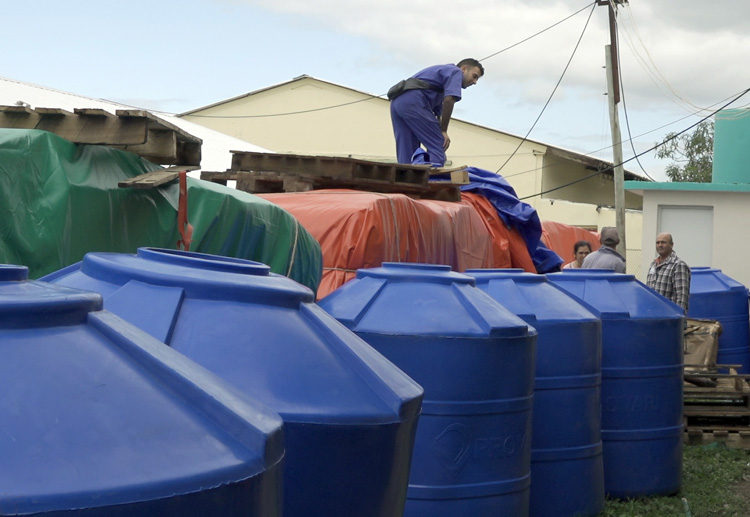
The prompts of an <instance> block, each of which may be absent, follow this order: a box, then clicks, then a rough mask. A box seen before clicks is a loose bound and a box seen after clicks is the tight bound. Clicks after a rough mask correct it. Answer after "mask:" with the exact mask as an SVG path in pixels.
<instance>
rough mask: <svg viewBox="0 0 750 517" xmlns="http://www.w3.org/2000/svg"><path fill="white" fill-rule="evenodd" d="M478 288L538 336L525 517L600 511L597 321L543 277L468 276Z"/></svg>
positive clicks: (514, 273) (500, 272)
mask: <svg viewBox="0 0 750 517" xmlns="http://www.w3.org/2000/svg"><path fill="white" fill-rule="evenodd" d="M466 274H467V275H470V276H472V277H474V278H476V280H477V287H479V288H480V289H482V290H483V291H484V292H486V293H487V294H489V295H490V296H491V297H492V298H493V299H494V300H497V301H498V302H499V303H500V304H501V305H502V306H503V307H505V308H506V309H508V310H509V311H511V312H512V313H513V314H516V315H517V316H519V317H520V318H521V319H523V320H524V321H525V322H526V323H528V324H529V325H531V326H533V327H534V328H535V329H536V331H537V332H538V333H539V336H538V338H537V349H536V377H535V379H534V410H533V418H532V424H531V427H532V438H531V511H530V514H531V515H532V516H549V517H565V516H570V517H573V516H578V517H584V516H594V515H599V513H601V512H602V510H603V509H604V467H603V463H602V439H601V402H600V396H601V321H600V320H599V318H597V317H596V316H595V315H594V314H592V313H591V311H589V309H588V308H586V307H585V306H584V305H582V304H581V303H579V302H578V301H577V300H576V299H575V298H574V297H573V296H571V295H569V294H568V293H566V292H565V291H563V290H562V289H560V288H559V287H557V286H556V285H554V284H552V283H551V282H548V281H547V279H546V277H544V276H543V275H536V274H533V273H525V272H524V270H523V269H470V270H467V271H466Z"/></svg>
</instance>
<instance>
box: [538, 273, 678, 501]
mask: <svg viewBox="0 0 750 517" xmlns="http://www.w3.org/2000/svg"><path fill="white" fill-rule="evenodd" d="M547 278H548V279H549V281H550V282H552V283H554V284H556V285H558V286H559V287H561V288H562V289H564V290H565V291H567V292H568V293H569V294H572V295H574V296H576V297H577V298H578V299H579V300H581V301H583V302H584V303H586V304H587V305H588V306H589V308H590V310H591V311H592V312H593V313H594V314H595V315H597V316H598V317H599V318H600V319H601V320H602V444H603V459H604V489H605V491H606V493H607V494H609V495H610V496H612V497H616V498H626V497H640V496H648V495H657V494H673V493H675V492H677V491H678V490H679V488H680V484H681V481H682V434H683V431H682V383H683V380H682V377H683V373H682V366H683V365H682V333H683V324H684V315H683V312H682V309H681V308H680V307H679V306H678V305H676V304H674V303H672V302H671V301H669V300H667V299H666V298H664V297H662V296H660V295H658V294H656V293H655V292H654V291H652V290H651V289H649V288H648V287H646V286H645V285H644V284H642V283H641V282H639V281H638V280H636V279H635V277H634V276H633V275H625V274H619V273H613V272H612V271H608V270H596V269H569V270H565V272H563V273H551V274H548V275H547Z"/></svg>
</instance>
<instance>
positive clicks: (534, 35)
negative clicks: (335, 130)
mask: <svg viewBox="0 0 750 517" xmlns="http://www.w3.org/2000/svg"><path fill="white" fill-rule="evenodd" d="M595 3H596V2H594V4H595ZM591 5H592V4H587V5H586V6H584V7H583V8H581V9H579V10H578V11H576V12H574V13H573V14H571V15H569V16H566V17H565V18H563V19H562V20H560V21H558V22H555V23H553V24H552V25H550V26H549V27H547V28H546V29H542V30H540V31H539V32H537V33H535V34H532V35H531V36H529V37H527V38H524V39H522V40H521V41H518V42H516V43H514V44H513V45H510V46H509V47H505V48H504V49H502V50H498V51H497V52H495V53H493V54H490V55H489V56H487V57H484V58H482V59H479V60H478V61H486V60H487V59H490V58H491V57H495V56H496V55H498V54H501V53H503V52H505V51H506V50H510V49H512V48H514V47H517V46H518V45H520V44H521V43H526V42H527V41H529V40H530V39H533V38H535V37H537V36H539V35H540V34H543V33H545V32H547V31H548V30H550V29H552V28H554V27H556V26H558V25H560V24H561V23H563V22H564V21H567V20H569V19H570V18H572V17H574V16H575V15H577V14H579V13H580V12H581V11H584V10H585V9H586V8H587V7H589V6H591ZM589 18H590V15H589ZM587 23H588V22H587ZM385 96H386V94H385V93H381V94H380V95H374V96H372V97H368V98H366V99H359V100H356V101H352V102H345V103H343V104H332V105H330V106H322V107H320V108H312V109H309V110H300V111H289V112H285V113H268V114H266V115H187V116H189V117H195V118H221V119H242V118H269V117H285V116H289V115H303V114H305V113H313V112H316V111H325V110H329V109H336V108H343V107H344V106H351V105H352V104H358V103H360V102H367V101H371V100H373V99H375V98H377V99H379V98H381V97H385Z"/></svg>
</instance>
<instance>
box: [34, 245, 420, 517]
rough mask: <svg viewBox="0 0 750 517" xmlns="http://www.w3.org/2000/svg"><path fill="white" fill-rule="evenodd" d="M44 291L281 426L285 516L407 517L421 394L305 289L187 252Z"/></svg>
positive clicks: (111, 263)
mask: <svg viewBox="0 0 750 517" xmlns="http://www.w3.org/2000/svg"><path fill="white" fill-rule="evenodd" d="M49 280H50V281H54V282H56V283H60V284H64V285H68V286H75V287H80V288H84V289H90V290H95V291H98V292H100V293H102V294H103V295H104V305H105V307H106V308H107V309H109V310H111V311H113V312H115V313H117V314H119V315H121V316H122V317H123V318H125V319H127V320H129V321H131V322H133V323H135V324H136V325H137V326H139V327H141V328H143V329H145V330H146V331H148V332H150V333H151V334H152V335H154V336H155V337H157V338H158V339H159V340H160V341H163V342H164V343H167V344H169V345H170V346H171V347H172V348H174V349H175V350H178V351H179V352H181V353H183V354H184V355H186V356H187V357H189V358H191V359H193V360H195V361H196V362H198V363H199V364H201V365H203V366H205V367H207V368H208V369H209V370H211V371H213V372H215V373H217V374H218V375H220V376H221V377H223V378H224V379H226V380H228V381H229V382H230V383H232V384H233V385H234V386H236V387H237V388H239V390H240V391H242V392H243V393H249V394H252V396H254V397H256V398H257V399H258V400H260V401H262V402H264V403H265V404H267V405H268V406H269V407H271V408H272V409H273V410H275V411H277V412H278V413H279V414H280V415H281V416H282V418H283V419H284V439H285V448H286V457H285V467H284V488H285V489H284V515H287V516H304V517H310V516H315V515H321V516H326V517H329V516H332V515H357V516H383V517H386V516H387V517H391V516H394V515H400V514H401V513H402V512H403V507H404V502H405V498H406V488H407V484H408V476H409V465H410V461H411V453H412V448H413V444H414V433H415V432H416V424H417V419H418V417H419V411H420V407H421V401H422V395H423V391H422V388H421V387H420V386H419V385H418V384H416V383H415V382H414V381H413V380H411V379H410V378H409V377H407V376H406V375H405V374H404V373H403V372H401V371H400V370H399V369H398V368H396V367H395V366H394V365H393V364H391V363H390V362H389V361H388V360H387V359H385V358H384V357H383V356H382V355H380V354H378V353H377V352H376V351H375V350H373V349H372V347H370V346H368V345H367V343H365V342H364V341H362V340H361V339H359V338H358V337H357V336H356V335H354V334H353V333H352V332H350V331H348V330H347V329H345V328H344V327H343V326H341V325H340V324H339V323H338V322H336V320H334V319H333V318H332V317H331V316H329V315H328V314H326V313H325V312H324V311H323V310H322V309H320V308H319V307H318V306H317V305H315V303H313V293H312V291H310V290H309V289H308V288H306V287H304V286H301V285H300V284H298V283H296V282H294V281H293V280H290V279H288V278H286V277H283V276H280V275H276V274H273V273H270V270H269V268H268V266H266V265H264V264H260V263H257V262H251V261H247V260H242V259H234V258H227V257H218V256H212V255H204V254H200V253H190V252H183V251H173V250H172V251H171V250H158V249H139V250H138V253H137V255H129V254H114V253H89V254H87V255H86V256H85V257H84V260H83V261H82V262H81V263H80V264H77V265H75V266H73V267H69V268H66V269H65V270H61V271H60V272H58V273H57V274H53V275H51V276H50V277H49Z"/></svg>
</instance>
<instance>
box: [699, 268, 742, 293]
mask: <svg viewBox="0 0 750 517" xmlns="http://www.w3.org/2000/svg"><path fill="white" fill-rule="evenodd" d="M690 273H691V281H690V294H691V295H693V294H709V293H719V292H727V291H742V292H747V287H745V286H744V285H743V284H741V283H740V282H738V281H737V280H735V279H733V278H731V277H729V276H727V275H726V274H724V273H723V272H722V271H721V269H716V268H712V267H691V268H690Z"/></svg>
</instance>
